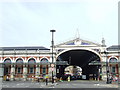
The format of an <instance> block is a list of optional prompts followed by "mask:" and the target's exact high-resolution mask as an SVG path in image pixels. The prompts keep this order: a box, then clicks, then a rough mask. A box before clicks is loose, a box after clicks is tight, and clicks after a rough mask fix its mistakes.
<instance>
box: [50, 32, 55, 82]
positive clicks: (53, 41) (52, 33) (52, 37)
mask: <svg viewBox="0 0 120 90" xmlns="http://www.w3.org/2000/svg"><path fill="white" fill-rule="evenodd" d="M50 32H52V41H51V43H52V65H53V59H54V58H53V48H54V32H55V30H50ZM52 68H54V67H53V66H52ZM52 83H54V80H53V70H52Z"/></svg>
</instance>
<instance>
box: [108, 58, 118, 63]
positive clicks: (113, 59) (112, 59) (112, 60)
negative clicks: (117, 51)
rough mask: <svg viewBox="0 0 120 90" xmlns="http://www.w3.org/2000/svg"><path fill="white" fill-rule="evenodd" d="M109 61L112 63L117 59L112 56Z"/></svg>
mask: <svg viewBox="0 0 120 90" xmlns="http://www.w3.org/2000/svg"><path fill="white" fill-rule="evenodd" d="M109 62H110V63H112V62H117V59H116V58H114V57H113V58H110V60H109Z"/></svg>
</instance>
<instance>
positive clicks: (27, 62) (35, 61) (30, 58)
mask: <svg viewBox="0 0 120 90" xmlns="http://www.w3.org/2000/svg"><path fill="white" fill-rule="evenodd" d="M31 59H33V60H35V62H36V58H34V57H30V58H28V59H27V63H29V60H31Z"/></svg>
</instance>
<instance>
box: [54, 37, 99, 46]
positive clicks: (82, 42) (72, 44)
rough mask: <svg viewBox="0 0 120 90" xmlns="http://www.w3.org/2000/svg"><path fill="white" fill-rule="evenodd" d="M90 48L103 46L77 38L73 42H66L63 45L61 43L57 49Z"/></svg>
mask: <svg viewBox="0 0 120 90" xmlns="http://www.w3.org/2000/svg"><path fill="white" fill-rule="evenodd" d="M74 45H75V46H76V45H78V46H83V45H84V46H88V45H90V46H91V45H94V46H101V44H98V43H94V42H91V41H87V40H83V39H80V38H75V39H73V40H69V41H66V42H63V43H60V44H58V45H56V46H57V47H59V46H74Z"/></svg>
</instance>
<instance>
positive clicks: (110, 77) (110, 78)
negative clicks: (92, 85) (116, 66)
mask: <svg viewBox="0 0 120 90" xmlns="http://www.w3.org/2000/svg"><path fill="white" fill-rule="evenodd" d="M109 80H110V83H112V80H113V78H112V75H110V76H109Z"/></svg>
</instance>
